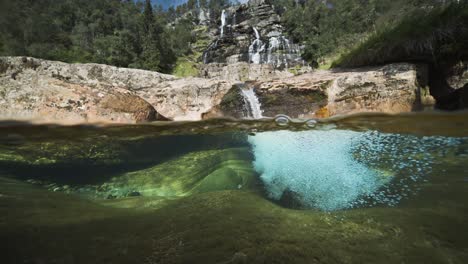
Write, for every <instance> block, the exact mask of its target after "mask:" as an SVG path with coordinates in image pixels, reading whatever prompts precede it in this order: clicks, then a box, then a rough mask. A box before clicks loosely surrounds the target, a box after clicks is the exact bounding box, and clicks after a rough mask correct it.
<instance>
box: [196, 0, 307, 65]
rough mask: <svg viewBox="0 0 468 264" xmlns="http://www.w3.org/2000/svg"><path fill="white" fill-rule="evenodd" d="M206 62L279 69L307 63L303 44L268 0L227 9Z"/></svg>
mask: <svg viewBox="0 0 468 264" xmlns="http://www.w3.org/2000/svg"><path fill="white" fill-rule="evenodd" d="M203 62H204V63H205V64H209V63H225V64H233V63H237V62H247V63H252V64H269V65H272V66H273V67H274V68H275V69H276V68H279V69H283V68H287V67H291V66H296V65H300V66H303V65H304V61H303V60H302V58H301V47H300V46H299V45H297V44H294V43H293V42H292V41H290V40H289V39H288V38H287V37H286V36H285V35H284V30H283V27H282V26H281V24H280V17H279V16H278V15H277V14H276V13H275V11H274V7H273V6H272V5H271V4H269V3H268V1H265V0H261V1H249V2H248V3H247V4H243V5H240V6H236V7H232V8H230V9H227V10H224V11H223V13H222V14H221V17H220V22H219V30H218V34H217V38H216V40H215V41H214V42H213V43H211V45H210V46H209V47H208V48H207V50H206V51H205V53H204V55H203Z"/></svg>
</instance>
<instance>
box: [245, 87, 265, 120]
mask: <svg viewBox="0 0 468 264" xmlns="http://www.w3.org/2000/svg"><path fill="white" fill-rule="evenodd" d="M240 90H241V95H242V97H243V98H244V103H245V105H246V107H248V109H246V110H247V111H246V112H247V113H249V116H247V117H248V118H253V119H260V118H262V117H263V114H262V108H261V106H262V105H261V104H260V101H259V100H258V97H257V95H256V94H255V91H254V88H253V87H245V88H241V89H240Z"/></svg>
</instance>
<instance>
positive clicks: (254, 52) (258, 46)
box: [249, 27, 265, 64]
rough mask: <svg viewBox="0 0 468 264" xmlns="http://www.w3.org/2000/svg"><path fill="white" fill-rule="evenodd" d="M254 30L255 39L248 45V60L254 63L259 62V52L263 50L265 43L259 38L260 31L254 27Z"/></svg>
mask: <svg viewBox="0 0 468 264" xmlns="http://www.w3.org/2000/svg"><path fill="white" fill-rule="evenodd" d="M253 30H254V32H255V40H254V41H253V42H252V45H250V47H249V59H250V62H252V63H254V64H260V63H261V53H262V52H263V51H264V50H265V45H264V44H263V42H262V40H261V39H260V33H258V30H257V29H256V28H255V27H254V28H253Z"/></svg>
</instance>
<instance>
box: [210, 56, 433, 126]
mask: <svg viewBox="0 0 468 264" xmlns="http://www.w3.org/2000/svg"><path fill="white" fill-rule="evenodd" d="M423 71H424V67H420V66H417V65H413V64H406V63H399V64H390V65H386V66H382V67H373V68H361V69H352V70H345V69H343V70H319V71H315V72H311V73H306V74H302V75H298V76H294V77H290V78H281V79H273V80H263V81H257V82H252V83H250V85H251V86H253V87H255V92H256V94H257V96H258V98H259V101H260V103H261V105H262V110H263V115H264V116H267V117H273V116H275V115H278V114H286V115H288V116H290V117H294V118H317V117H329V116H334V115H341V114H351V113H357V112H385V113H399V112H409V111H412V110H414V109H416V108H417V107H420V104H421V99H422V98H421V97H422V96H421V95H422V92H421V89H422V85H421V83H425V81H424V80H422V79H423V78H425V76H424V75H423V74H420V73H421V72H423ZM232 89H238V88H235V87H234V88H232ZM234 94H236V93H235V92H233V90H231V91H230V92H228V93H226V95H225V96H224V98H223V99H222V101H221V102H222V103H221V104H220V105H219V106H218V107H216V108H214V109H212V111H211V112H208V113H207V114H206V115H205V116H209V117H213V116H220V115H221V116H226V115H227V116H233V117H241V115H243V113H242V109H241V107H243V105H242V104H241V103H238V100H239V99H236V98H235V96H234ZM236 102H237V103H236Z"/></svg>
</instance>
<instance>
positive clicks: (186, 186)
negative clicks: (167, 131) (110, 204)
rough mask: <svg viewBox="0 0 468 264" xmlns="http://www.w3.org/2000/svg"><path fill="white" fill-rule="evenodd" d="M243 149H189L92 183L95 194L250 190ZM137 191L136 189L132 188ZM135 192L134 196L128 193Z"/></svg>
mask: <svg viewBox="0 0 468 264" xmlns="http://www.w3.org/2000/svg"><path fill="white" fill-rule="evenodd" d="M251 161H252V156H251V154H250V153H249V150H248V149H247V148H245V149H244V148H237V149H223V150H208V151H199V152H192V153H189V154H186V155H183V156H180V157H178V158H175V159H173V160H170V161H167V162H164V163H161V164H158V165H156V166H153V167H151V168H148V169H144V170H138V171H134V172H129V173H125V174H123V175H119V176H115V177H113V178H112V179H110V180H109V181H108V182H106V183H104V184H102V185H100V186H95V187H93V188H95V189H96V190H97V193H96V195H97V196H98V197H107V196H109V195H112V196H115V197H126V196H140V195H141V196H145V197H169V198H170V197H180V196H186V195H189V194H194V193H203V192H211V191H220V190H237V189H239V186H241V188H242V189H253V188H254V187H255V184H256V178H255V176H256V173H255V172H254V170H253V167H252V164H251ZM135 190H138V191H135ZM132 194H138V195H132Z"/></svg>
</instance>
